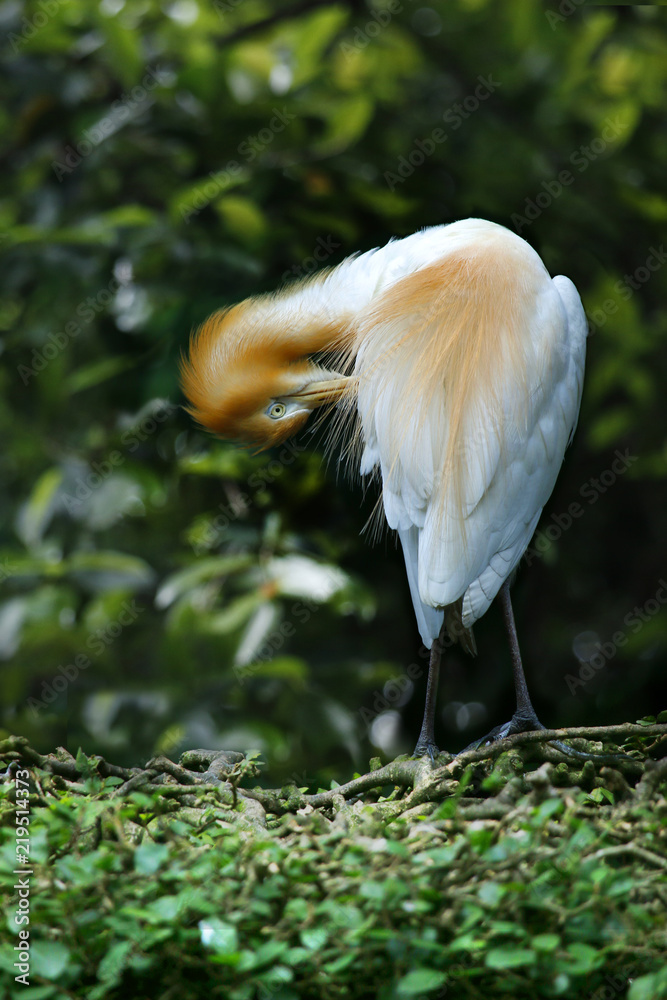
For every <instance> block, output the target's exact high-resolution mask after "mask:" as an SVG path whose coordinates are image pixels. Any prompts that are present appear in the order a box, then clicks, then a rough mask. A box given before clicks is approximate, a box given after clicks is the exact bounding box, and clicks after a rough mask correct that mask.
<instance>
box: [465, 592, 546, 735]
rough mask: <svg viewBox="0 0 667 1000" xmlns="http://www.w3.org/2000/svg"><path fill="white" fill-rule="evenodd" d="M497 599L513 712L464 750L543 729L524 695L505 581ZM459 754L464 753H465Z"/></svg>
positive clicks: (523, 681)
mask: <svg viewBox="0 0 667 1000" xmlns="http://www.w3.org/2000/svg"><path fill="white" fill-rule="evenodd" d="M498 600H499V601H500V607H501V610H502V613H503V621H504V622H505V628H506V629H507V638H508V640H509V646H510V654H511V656H512V672H513V674H514V690H515V692H516V711H515V712H514V715H513V716H512V718H511V719H510V721H509V722H505V723H504V724H503V725H502V726H496V727H495V728H494V729H492V730H491V732H490V733H487V734H486V736H483V737H482V739H481V740H475V741H474V743H471V744H470V746H467V747H466V748H465V749H466V750H473V749H476V748H477V747H483V746H487V745H488V744H489V743H495V742H496V740H502V739H504V738H505V737H506V736H513V735H514V734H515V733H526V732H529V731H530V730H533V729H544V726H543V725H542V723H541V722H540V720H539V719H538V718H537V713H536V712H535V709H534V708H533V703H532V702H531V700H530V695H529V694H528V685H527V684H526V675H525V674H524V672H523V663H522V662H521V651H520V649H519V639H518V636H517V634H516V625H515V623H514V612H513V611H512V600H511V598H510V587H509V581H508V580H505V582H504V584H503V585H502V587H501V588H500V590H499V592H498ZM463 753H465V750H464V751H463Z"/></svg>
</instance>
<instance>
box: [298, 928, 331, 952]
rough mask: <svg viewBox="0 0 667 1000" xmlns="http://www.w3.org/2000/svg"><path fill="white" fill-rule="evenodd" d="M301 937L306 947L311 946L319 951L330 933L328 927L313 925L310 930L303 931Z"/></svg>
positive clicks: (313, 949) (312, 949)
mask: <svg viewBox="0 0 667 1000" xmlns="http://www.w3.org/2000/svg"><path fill="white" fill-rule="evenodd" d="M299 938H300V940H301V944H302V945H303V946H304V948H309V949H310V950H311V951H319V949H320V948H322V947H323V946H324V945H325V944H326V942H327V940H328V938H329V933H328V931H327V929H326V927H311V928H309V929H308V930H304V931H301V933H300V934H299Z"/></svg>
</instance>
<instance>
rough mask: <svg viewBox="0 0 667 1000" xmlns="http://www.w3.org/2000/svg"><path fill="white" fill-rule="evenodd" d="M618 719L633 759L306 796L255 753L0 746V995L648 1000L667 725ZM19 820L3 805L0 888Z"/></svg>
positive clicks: (657, 955)
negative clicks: (15, 790) (26, 908)
mask: <svg viewBox="0 0 667 1000" xmlns="http://www.w3.org/2000/svg"><path fill="white" fill-rule="evenodd" d="M614 728H615V729H616V730H620V729H622V730H623V733H622V734H618V733H614V732H612V733H611V736H612V737H613V736H617V737H618V736H619V735H621V736H623V735H624V737H625V742H624V744H623V749H624V751H625V752H626V753H628V754H630V756H629V757H626V758H624V759H623V758H622V759H619V760H617V761H613V760H611V759H608V760H607V762H606V763H599V762H597V761H596V762H594V761H591V760H589V761H585V762H584V761H581V760H573V759H571V758H569V759H568V758H566V757H564V756H563V755H562V754H561V753H560V751H558V750H556V749H554V748H553V746H552V745H549V744H547V742H546V739H547V738H548V734H547V735H545V734H523V735H522V736H519V737H513V738H512V740H511V741H507V747H504V748H499V747H495V748H486V749H480V750H476V751H472V752H468V753H467V754H465V755H460V756H459V757H457V758H452V757H450V756H449V755H446V754H442V755H441V756H440V757H439V758H438V759H437V761H436V762H434V763H431V762H430V761H429V760H428V759H427V760H421V761H415V760H410V759H407V758H404V759H399V760H397V761H395V762H393V763H392V764H389V765H386V766H384V767H380V766H379V761H375V762H372V764H371V770H370V771H369V773H368V774H366V775H361V776H357V777H356V778H355V779H354V780H353V781H351V782H349V783H348V784H347V785H342V786H334V787H333V788H332V789H330V790H326V791H322V790H319V791H317V792H314V793H309V792H308V790H307V789H305V788H297V787H296V786H295V785H291V786H287V787H285V788H283V789H274V790H271V789H266V788H261V787H260V786H258V785H257V784H256V783H255V777H256V775H257V773H258V771H259V766H258V762H257V761H256V760H254V759H253V758H252V755H249V756H247V757H246V756H244V755H242V754H239V753H234V752H227V753H225V752H223V753H219V752H218V753H213V752H208V753H207V752H206V751H199V752H197V751H195V752H193V753H190V754H186V755H184V757H183V759H182V761H181V764H175V763H173V762H171V761H168V760H167V759H166V758H164V757H162V758H155V759H154V760H152V761H150V762H149V763H148V765H147V767H146V768H134V769H127V768H122V767H117V766H114V765H113V764H109V763H107V762H106V761H105V760H103V759H102V758H100V757H87V756H86V755H84V754H83V753H81V752H80V753H79V755H78V756H77V757H76V758H74V757H72V756H71V755H69V754H68V753H67V752H66V751H59V752H58V753H57V754H55V755H50V756H48V757H42V756H41V755H39V754H37V753H36V752H35V751H34V750H32V748H31V747H30V746H29V745H28V744H27V741H25V740H24V739H22V738H12V739H9V740H5V741H4V742H3V743H2V744H0V753H1V754H2V760H3V763H4V765H5V767H6V768H7V771H6V773H5V775H4V782H5V786H4V787H5V793H9V792H10V790H11V788H12V787H13V785H14V780H15V779H14V777H13V776H14V775H16V773H17V771H18V770H19V769H21V770H23V769H27V770H29V771H30V774H31V781H30V784H31V792H30V799H29V811H30V844H31V847H30V864H31V866H32V871H33V872H34V874H33V875H32V876H30V883H31V895H30V925H29V927H30V954H31V976H30V986H29V987H26V986H24V985H21V984H17V983H15V982H14V975H15V974H16V972H15V969H14V967H13V963H14V962H15V961H16V957H15V952H14V945H15V944H16V941H17V938H16V933H17V928H16V926H15V924H14V923H13V918H14V915H15V913H16V906H17V905H18V903H17V897H16V896H14V899H13V902H11V903H10V904H9V906H8V907H7V909H6V919H5V922H4V926H3V927H2V945H1V946H0V970H1V971H0V975H2V976H3V978H4V980H5V982H6V983H7V984H8V993H7V995H8V996H10V997H12V998H13V997H19V996H20V997H27V998H28V1000H48V998H53V1000H64V998H70V997H84V996H85V997H86V998H88V1000H103V998H108V1000H116V998H121V997H133V998H137V1000H138V998H144V997H145V998H148V997H150V998H151V1000H155V998H160V1000H167V998H176V997H178V998H182V1000H190V998H195V997H197V998H198V997H202V996H206V997H211V998H214V997H220V998H230V1000H252V998H255V997H258V998H262V1000H268V998H272V1000H296V998H300V997H305V998H310V997H313V998H315V997H317V998H332V1000H333V998H344V997H345V998H348V997H349V998H352V997H366V996H378V997H380V998H382V1000H399V998H403V997H433V998H436V997H440V998H443V997H445V996H446V997H453V998H459V997H460V998H481V997H489V996H492V997H494V998H500V1000H510V998H511V1000H523V998H526V1000H528V998H534V997H563V998H567V1000H573V998H575V1000H576V998H580V997H581V998H584V997H586V998H591V997H595V998H603V997H616V996H618V997H627V998H629V1000H658V998H660V997H664V996H667V965H665V946H666V944H667V915H666V909H665V904H666V902H667V822H666V818H667V795H666V793H667V760H666V759H665V758H664V757H663V758H662V759H659V758H660V755H661V753H664V748H665V739H666V738H667V725H665V724H664V723H662V724H660V723H659V722H658V723H657V724H656V723H655V720H644V721H643V724H642V725H637V726H626V727H614ZM551 735H552V736H553V734H551ZM561 735H563V734H561ZM576 735H584V736H589V737H590V736H595V737H599V736H601V735H604V731H601V730H600V731H595V730H590V731H583V730H582V731H579V733H578V734H576ZM608 736H609V734H607V737H608ZM579 745H581V744H579ZM594 749H598V750H599V749H600V746H599V744H598V745H597V747H594ZM632 758H634V759H632ZM14 811H15V805H14V802H13V801H12V796H11V794H5V795H4V797H3V805H2V847H1V848H0V866H1V867H2V871H3V878H5V877H6V878H7V879H8V884H9V885H11V884H12V880H13V879H14V878H16V876H15V875H13V874H12V873H13V872H14V871H15V870H16V868H17V858H16V846H15V845H16V839H17V838H16V835H15V829H14V824H13V814H14Z"/></svg>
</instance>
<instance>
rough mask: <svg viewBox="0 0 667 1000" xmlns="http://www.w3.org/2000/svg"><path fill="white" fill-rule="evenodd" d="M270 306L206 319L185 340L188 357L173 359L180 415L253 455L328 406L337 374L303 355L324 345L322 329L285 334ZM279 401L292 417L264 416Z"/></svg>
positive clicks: (253, 303) (242, 307)
mask: <svg viewBox="0 0 667 1000" xmlns="http://www.w3.org/2000/svg"><path fill="white" fill-rule="evenodd" d="M275 302H276V300H275V298H274V297H272V296H258V297H257V298H254V299H246V300H245V301H244V302H241V303H239V304H238V305H235V306H232V307H230V308H228V309H220V310H218V312H215V313H213V315H212V316H210V317H209V318H208V319H207V320H206V322H205V323H203V324H202V326H201V327H200V328H199V329H198V330H197V331H196V332H195V334H194V335H193V337H192V339H191V342H190V353H189V357H187V358H182V360H181V380H182V385H183V391H184V392H185V395H186V396H187V398H188V400H189V401H190V404H191V405H190V406H189V407H187V411H188V413H190V414H191V416H193V417H194V418H195V420H197V421H198V422H199V423H200V424H202V425H203V426H204V427H207V428H208V429H209V430H211V431H213V432H214V433H216V434H219V435H220V436H221V437H226V438H231V439H233V440H237V441H241V442H244V443H247V444H255V445H257V446H258V447H259V448H260V450H261V449H263V448H268V447H270V446H271V445H274V444H280V443H281V442H282V441H284V440H286V439H287V438H288V437H290V436H291V435H293V434H295V433H296V432H297V431H298V430H299V429H300V428H301V427H302V426H303V425H304V424H305V423H306V421H307V420H308V417H309V415H310V412H311V411H312V409H313V408H315V407H316V406H319V405H322V404H323V403H325V402H334V401H335V399H336V398H338V396H339V395H340V392H341V391H342V382H341V379H340V378H338V377H337V373H328V372H326V371H325V370H324V369H322V368H320V367H319V366H318V365H316V364H315V363H314V362H313V361H311V360H310V358H309V356H308V355H309V354H310V353H314V352H317V351H320V350H322V349H324V348H325V347H326V346H327V345H328V343H330V341H331V339H332V336H333V332H332V330H331V328H330V327H329V325H328V324H326V323H325V324H324V325H321V326H319V327H315V328H314V329H311V330H303V329H301V330H298V331H297V330H291V329H287V330H285V329H284V328H283V327H284V325H285V321H284V319H282V318H281V317H280V313H279V312H278V313H277V311H276V308H275ZM279 317H280V318H279ZM332 375H333V376H336V377H334V378H332V377H331V376H332ZM323 376H325V382H322V381H320V380H321V379H322V377H323ZM326 379H328V380H329V381H326ZM324 387H326V391H325V388H324ZM281 397H282V398H284V399H287V400H290V403H289V405H290V406H293V407H294V412H293V413H290V412H287V413H286V414H285V415H284V416H283V417H282V418H281V419H280V420H274V419H271V418H270V416H269V415H268V413H267V409H268V408H269V407H270V405H271V403H272V401H275V400H276V399H277V398H281ZM329 397H330V398H329ZM296 400H298V401H299V402H298V405H295V403H294V401H296Z"/></svg>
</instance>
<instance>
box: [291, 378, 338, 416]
mask: <svg viewBox="0 0 667 1000" xmlns="http://www.w3.org/2000/svg"><path fill="white" fill-rule="evenodd" d="M349 381H350V380H349V378H346V377H345V376H341V377H339V378H329V379H323V380H322V381H321V382H309V383H308V385H305V386H304V387H303V389H300V390H299V391H298V392H293V393H290V395H289V396H285V397H283V398H284V399H299V400H303V402H304V403H306V404H307V405H308V407H309V408H310V409H313V410H314V409H315V407H316V406H326V404H327V403H337V402H338V400H339V399H340V398H341V396H342V395H343V393H344V392H345V389H346V388H347V386H348V383H349Z"/></svg>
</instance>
